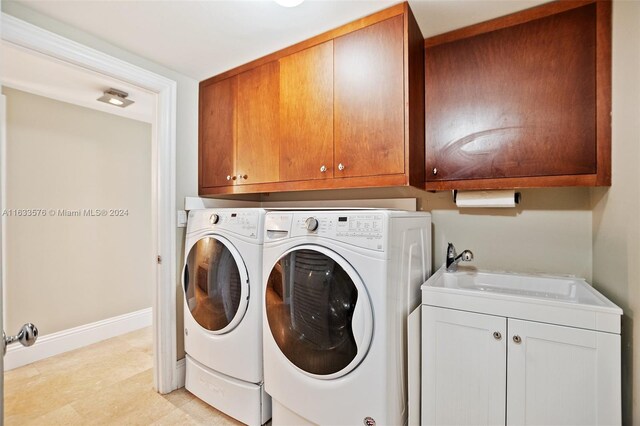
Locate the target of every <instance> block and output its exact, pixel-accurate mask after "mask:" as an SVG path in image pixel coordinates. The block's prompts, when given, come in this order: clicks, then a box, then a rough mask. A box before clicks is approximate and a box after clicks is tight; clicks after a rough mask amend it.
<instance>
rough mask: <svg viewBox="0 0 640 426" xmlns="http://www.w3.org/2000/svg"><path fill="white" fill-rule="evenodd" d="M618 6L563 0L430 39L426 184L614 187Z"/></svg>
mask: <svg viewBox="0 0 640 426" xmlns="http://www.w3.org/2000/svg"><path fill="white" fill-rule="evenodd" d="M576 6H579V7H576ZM610 6H611V5H610V3H609V2H597V3H588V4H587V2H582V3H580V2H555V3H550V4H547V5H542V6H540V7H537V8H534V9H529V10H527V11H524V12H521V13H517V14H514V15H509V16H507V17H504V18H499V19H497V20H494V21H489V22H487V23H483V24H478V25H476V26H473V27H469V28H466V29H462V30H457V31H454V32H452V33H448V34H444V35H441V36H436V37H433V38H431V39H427V40H426V43H425V44H426V52H425V84H426V164H425V166H426V170H427V173H426V181H427V183H426V188H427V189H484V188H500V187H535V186H565V185H610V176H611V174H610V147H611V139H610V116H609V114H610V110H611V89H610V84H611V83H610V68H611V62H610V61H611V59H610V46H611V41H610V37H611V29H610V25H611V23H610V19H611V15H610Z"/></svg>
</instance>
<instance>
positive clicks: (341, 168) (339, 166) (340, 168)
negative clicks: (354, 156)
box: [338, 163, 344, 171]
mask: <svg viewBox="0 0 640 426" xmlns="http://www.w3.org/2000/svg"><path fill="white" fill-rule="evenodd" d="M338 170H340V171H342V170H344V164H342V163H340V164H338Z"/></svg>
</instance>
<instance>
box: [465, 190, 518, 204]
mask: <svg viewBox="0 0 640 426" xmlns="http://www.w3.org/2000/svg"><path fill="white" fill-rule="evenodd" d="M454 199H455V202H456V205H457V206H458V207H461V208H464V207H515V206H516V204H518V203H519V202H520V193H519V192H515V190H513V189H502V190H496V191H454Z"/></svg>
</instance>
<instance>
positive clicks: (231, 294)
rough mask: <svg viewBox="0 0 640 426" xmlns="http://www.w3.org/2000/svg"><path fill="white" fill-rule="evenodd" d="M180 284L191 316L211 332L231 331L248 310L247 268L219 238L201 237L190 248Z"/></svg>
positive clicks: (228, 243)
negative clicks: (181, 283)
mask: <svg viewBox="0 0 640 426" xmlns="http://www.w3.org/2000/svg"><path fill="white" fill-rule="evenodd" d="M183 285H184V294H185V301H186V305H187V308H188V309H189V311H190V312H191V316H192V317H193V319H195V320H196V322H197V323H198V324H200V325H201V326H202V327H203V328H205V329H207V330H209V331H211V332H212V333H215V334H224V333H227V332H229V331H231V330H233V329H234V328H235V327H236V326H237V325H238V324H239V323H240V321H241V320H242V317H243V316H244V313H245V312H246V310H247V304H248V299H249V277H248V275H247V269H246V267H245V265H244V262H243V261H242V258H241V257H240V254H239V253H238V251H237V250H236V249H235V248H234V247H233V246H232V245H231V243H230V242H229V241H227V240H226V239H224V238H222V237H220V236H217V235H216V236H211V235H210V236H206V237H203V238H201V239H199V240H198V241H197V242H196V243H195V244H194V245H193V246H192V247H191V250H190V251H189V254H188V255H187V259H186V262H185V267H184V273H183Z"/></svg>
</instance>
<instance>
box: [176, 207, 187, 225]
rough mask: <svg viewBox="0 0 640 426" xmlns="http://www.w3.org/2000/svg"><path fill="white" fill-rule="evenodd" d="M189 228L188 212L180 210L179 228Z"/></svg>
mask: <svg viewBox="0 0 640 426" xmlns="http://www.w3.org/2000/svg"><path fill="white" fill-rule="evenodd" d="M186 227H187V212H186V211H184V210H178V228H186Z"/></svg>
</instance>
